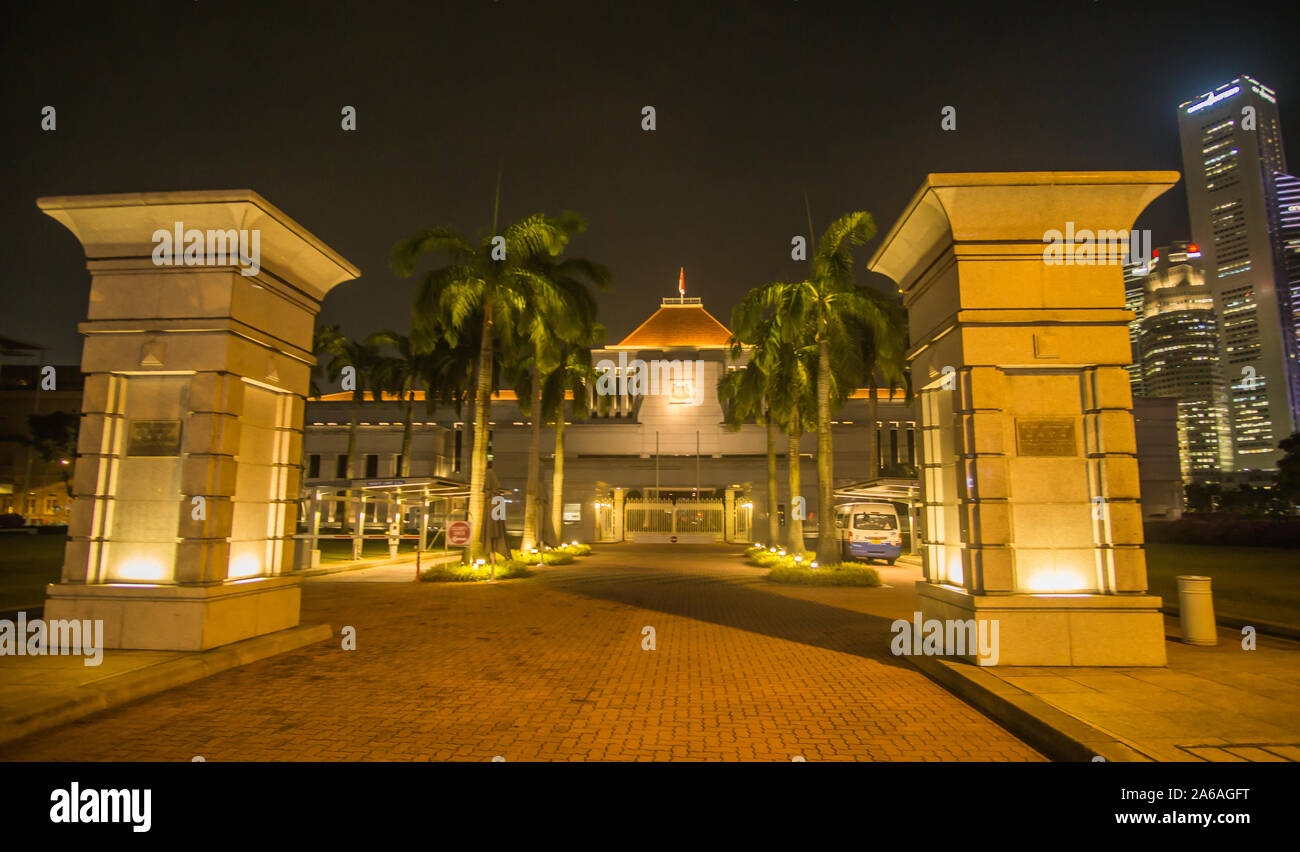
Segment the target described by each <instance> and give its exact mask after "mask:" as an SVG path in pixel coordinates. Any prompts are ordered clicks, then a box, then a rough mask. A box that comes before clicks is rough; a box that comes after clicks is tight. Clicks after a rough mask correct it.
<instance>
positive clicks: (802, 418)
mask: <svg viewBox="0 0 1300 852" xmlns="http://www.w3.org/2000/svg"><path fill="white" fill-rule="evenodd" d="M797 286H798V285H796V284H790V283H787V282H782V281H777V282H773V283H771V284H766V285H764V286H762V287H757V288H755V289H753V290H751V291H750V292H749V293H747V294H746V295H745V297H744V298H743V299H742V300H741V302H740V304H739V305H737V306H736V310H735V311H734V312H733V316H732V324H733V327H734V328H735V329H737V331H736V335H737V337H738V338H739V339H742V340H749V341H753V342H754V343H755V347H754V350H753V353H752V355H751V358H750V363H751V364H753V365H755V370H757V371H758V372H759V374H760V375H761V376H762V382H763V389H764V403H765V406H766V414H767V419H768V423H769V427H768V440H769V442H771V443H772V445H773V446H772V447H771V448H770V450H769V451H770V453H771V455H772V458H771V459H770V460H769V473H770V478H769V491H771V492H772V493H773V494H775V492H776V476H775V474H776V462H775V449H774V444H775V438H776V432H777V429H778V428H779V429H781V430H783V431H784V432H785V433H786V440H787V447H786V475H787V481H788V486H789V490H790V513H789V515H788V521H789V547H790V549H791V550H792V551H793V552H795V553H802V552H803V550H804V538H803V520H804V519H803V515H802V513H801V512H800V511H798V508H797V503H796V500H797V499H802V495H801V493H800V492H801V490H802V471H801V470H800V457H799V444H800V440H801V439H802V437H803V432H804V429H805V427H806V425H807V424H808V423H811V422H813V420H814V417H815V414H814V412H815V397H814V396H813V393H812V384H813V376H814V375H815V374H816V367H815V363H814V361H813V358H812V355H813V353H814V349H813V348H812V346H811V345H810V344H809V342H808V341H807V340H806V339H805V337H804V335H803V328H802V325H801V324H800V323H799V322H798V321H797V318H796V321H793V322H792V321H791V317H790V316H789V315H787V314H786V313H785V312H784V310H783V306H784V303H785V302H786V301H787V300H788V299H789V294H790V292H791V291H792V290H793V289H794V288H796V287H797ZM733 351H734V349H733ZM774 503H775V501H774V499H773V498H772V497H769V498H768V505H769V507H770V509H771V514H772V515H775V511H776V510H775V505H774ZM774 530H775V525H774V524H772V523H771V522H770V521H769V531H774ZM776 540H777V536H775V535H773V542H774V543H775V541H776Z"/></svg>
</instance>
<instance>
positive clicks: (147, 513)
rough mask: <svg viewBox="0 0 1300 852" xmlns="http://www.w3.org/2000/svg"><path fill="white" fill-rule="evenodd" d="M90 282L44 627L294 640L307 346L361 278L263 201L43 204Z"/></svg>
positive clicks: (217, 640) (207, 644)
mask: <svg viewBox="0 0 1300 852" xmlns="http://www.w3.org/2000/svg"><path fill="white" fill-rule="evenodd" d="M37 205H38V206H39V207H40V208H41V210H43V211H44V212H45V213H47V214H48V215H50V216H52V217H53V218H54V219H56V220H58V221H59V222H60V223H62V224H63V225H64V226H65V227H67V228H68V230H70V231H72V233H73V234H74V235H76V237H77V239H78V240H80V241H81V244H82V247H83V248H84V249H85V253H86V258H87V268H88V269H89V270H90V274H91V284H90V310H89V315H88V317H87V320H86V322H84V323H82V324H81V326H80V331H81V333H82V334H83V335H85V338H86V342H85V348H84V351H83V355H82V370H83V371H84V372H85V373H86V374H87V377H86V385H85V396H84V400H83V405H82V412H83V416H82V423H81V430H80V436H79V439H78V459H77V466H76V471H75V473H74V490H75V492H76V497H75V499H74V501H73V505H72V517H71V521H70V524H69V529H68V546H67V552H66V556H65V560H64V565H63V577H62V582H61V583H59V584H57V585H52V586H49V587H48V601H47V604H46V607H45V616H46V618H47V619H59V618H69V619H102V620H103V622H104V638H105V644H106V646H107V647H110V648H155V649H178V650H202V649H206V648H212V647H215V646H218V645H224V644H228V643H230V642H236V641H239V640H241V639H247V638H249V637H252V636H257V635H261V634H264V633H270V632H273V631H276V630H282V629H285V628H288V627H293V626H295V625H297V623H298V605H299V588H298V579H297V578H296V577H292V576H287V573H286V572H288V571H290V570H292V564H293V558H294V548H293V538H292V536H293V532H294V523H295V505H296V501H297V498H298V488H299V476H300V470H299V462H300V460H301V457H302V421H303V401H304V399H305V397H306V395H307V393H308V386H309V380H310V369H311V366H312V364H314V363H315V362H314V359H313V356H312V351H311V347H312V332H313V327H314V323H315V318H316V314H317V313H318V312H319V310H320V303H321V300H322V299H324V297H325V294H326V293H328V292H329V291H330V290H331V289H332V288H333V287H334V286H335V285H337V284H339V283H341V282H344V281H348V280H351V279H353V278H356V277H357V275H359V274H360V273H359V271H358V270H357V268H356V267H355V266H353V265H352V264H351V263H349V262H348V261H346V260H344V259H343V258H342V257H340V256H339V255H338V254H337V253H336V252H334V251H333V250H332V249H330V248H329V247H328V246H326V245H325V244H324V243H322V242H321V241H320V240H318V239H317V238H316V237H314V236H312V234H311V233H309V232H308V231H307V230H306V229H304V228H303V227H302V226H301V225H299V224H298V223H297V222H295V221H293V220H292V219H290V218H289V217H288V216H286V215H285V214H284V213H283V212H281V211H280V210H278V209H276V207H274V206H273V205H272V204H270V203H269V202H267V201H266V200H265V199H264V198H262V197H261V196H259V195H258V194H257V193H255V192H251V191H249V190H234V191H219V192H162V193H130V194H123V195H93V196H64V197H58V198H41V199H38V200H37Z"/></svg>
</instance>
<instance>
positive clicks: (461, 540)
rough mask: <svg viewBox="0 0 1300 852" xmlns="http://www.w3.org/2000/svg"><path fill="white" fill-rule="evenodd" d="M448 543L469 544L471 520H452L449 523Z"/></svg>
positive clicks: (459, 545)
mask: <svg viewBox="0 0 1300 852" xmlns="http://www.w3.org/2000/svg"><path fill="white" fill-rule="evenodd" d="M447 543H448V544H450V545H453V546H455V547H463V546H464V545H467V544H469V521H452V522H451V523H450V524H447Z"/></svg>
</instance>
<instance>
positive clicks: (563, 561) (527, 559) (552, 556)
mask: <svg viewBox="0 0 1300 852" xmlns="http://www.w3.org/2000/svg"><path fill="white" fill-rule="evenodd" d="M538 555H539V554H536V553H524V552H523V551H522V550H512V551H510V558H511V559H513V560H515V561H516V562H522V563H524V564H526V565H536V564H537V557H538ZM540 555H541V557H542V564H544V565H568V564H569V563H571V562H572V561H573V554H572V553H568V552H566V551H563V550H559V549H556V548H552V549H550V550H546V551H543V552H542V553H541V554H540Z"/></svg>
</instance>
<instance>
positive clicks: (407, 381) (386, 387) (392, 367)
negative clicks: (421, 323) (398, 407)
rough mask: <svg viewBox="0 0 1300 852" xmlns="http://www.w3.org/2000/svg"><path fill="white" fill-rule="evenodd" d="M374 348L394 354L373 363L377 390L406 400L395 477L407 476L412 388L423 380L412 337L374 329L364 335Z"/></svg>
mask: <svg viewBox="0 0 1300 852" xmlns="http://www.w3.org/2000/svg"><path fill="white" fill-rule="evenodd" d="M365 342H366V344H367V345H369V346H373V347H374V348H375V349H376V350H380V349H383V348H389V349H392V350H394V351H395V352H396V353H397V354H396V355H382V356H380V358H379V360H378V363H377V364H376V365H375V386H376V388H377V390H378V391H379V392H380V393H391V394H393V395H394V396H396V397H397V398H398V399H399V400H401V401H402V402H404V403H405V407H404V409H403V412H402V453H401V456H400V458H401V466H400V467H399V468H398V470H397V475H398V476H410V471H411V433H412V431H413V428H414V425H415V421H414V418H415V391H416V389H417V387H418V385H419V384H420V383H421V382H422V381H423V377H422V376H421V374H420V369H419V365H418V363H417V356H416V355H415V353H414V352H413V351H412V350H411V338H410V337H408V336H407V335H405V334H398V333H397V332H395V331H376V332H375V333H374V334H371V335H370V336H369V337H367V338H366V341H365Z"/></svg>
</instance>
